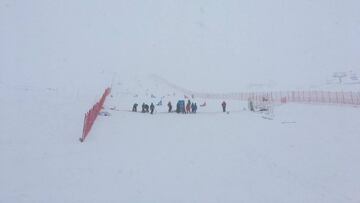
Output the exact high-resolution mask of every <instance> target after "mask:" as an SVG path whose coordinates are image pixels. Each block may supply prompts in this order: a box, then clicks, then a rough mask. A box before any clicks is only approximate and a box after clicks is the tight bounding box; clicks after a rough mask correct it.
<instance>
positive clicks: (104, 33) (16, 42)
mask: <svg viewBox="0 0 360 203" xmlns="http://www.w3.org/2000/svg"><path fill="white" fill-rule="evenodd" d="M359 11H360V1H359V0H293V1H288V0H271V1H269V0H248V1H243V0H223V1H219V0H188V1H185V0H184V1H179V0H147V1H145V0H138V1H136V0H131V1H129V0H108V1H105V0H77V1H73V0H56V1H50V0H26V1H20V0H1V1H0V45H1V46H0V82H1V81H2V82H11V81H12V82H15V81H19V82H23V83H29V84H44V83H45V84H49V85H50V86H51V85H56V84H59V83H65V81H67V80H76V81H82V80H84V78H87V77H88V78H94V77H95V76H96V75H97V74H99V73H101V72H102V71H104V72H106V73H109V74H110V73H112V72H117V73H118V74H127V73H129V72H132V73H156V74H159V75H161V76H163V77H166V78H169V79H170V80H171V81H174V82H177V83H184V84H186V85H184V86H187V87H189V86H191V87H193V86H195V87H197V88H198V89H204V87H209V88H216V87H218V86H221V87H224V88H225V89H228V90H229V91H233V90H236V89H237V88H238V87H239V89H241V87H244V85H245V84H249V83H268V82H275V83H279V84H311V83H316V82H317V81H319V80H322V81H324V80H325V79H326V77H327V76H331V74H332V72H334V71H348V70H353V71H359V70H360V56H359V53H360V38H359V36H360V12H359ZM39 81H41V82H39Z"/></svg>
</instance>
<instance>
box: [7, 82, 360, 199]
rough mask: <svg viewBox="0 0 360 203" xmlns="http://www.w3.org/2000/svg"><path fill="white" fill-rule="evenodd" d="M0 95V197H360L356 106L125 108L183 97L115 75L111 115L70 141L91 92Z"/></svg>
mask: <svg viewBox="0 0 360 203" xmlns="http://www.w3.org/2000/svg"><path fill="white" fill-rule="evenodd" d="M144 81H145V82H144ZM144 87H146V88H144ZM0 88H1V91H2V92H6V93H7V95H8V96H7V97H1V100H0V105H1V106H2V107H3V108H2V113H1V114H0V120H1V126H0V135H1V136H0V163H1V173H0V200H1V202H327V203H328V202H359V201H360V195H359V192H358V191H359V189H360V172H359V171H360V153H359V152H360V150H359V145H358V142H359V140H360V137H359V133H358V132H359V131H360V125H359V121H358V119H354V118H356V117H357V115H359V113H360V108H354V107H340V106H318V105H296V104H287V105H282V106H275V107H274V117H273V120H268V119H264V118H262V115H261V114H257V113H252V112H249V111H247V110H246V108H247V104H246V103H243V102H240V101H227V102H228V110H229V111H230V113H229V114H225V113H221V108H220V103H221V101H207V103H208V105H207V106H206V107H202V108H199V110H198V113H197V114H187V115H183V114H176V113H171V114H169V113H166V107H165V106H162V107H161V106H157V107H156V111H157V112H156V113H155V114H154V115H150V114H142V113H132V112H129V110H130V109H131V106H132V104H133V102H142V101H145V102H156V101H158V99H159V97H161V96H166V97H165V98H164V99H163V103H164V105H166V103H167V102H168V101H170V100H171V101H173V102H175V100H176V99H178V98H181V97H182V96H183V95H182V94H181V93H180V92H174V90H171V89H169V88H168V87H166V86H164V85H162V84H159V83H152V82H150V80H148V81H146V80H144V79H138V80H136V79H131V78H128V80H120V79H119V80H117V81H116V82H115V84H114V85H113V91H112V97H108V100H107V102H106V105H105V111H108V112H110V113H111V116H110V117H102V116H100V117H98V119H97V120H96V122H95V125H94V127H93V129H92V131H91V132H90V134H89V137H88V138H87V139H86V141H85V142H84V143H80V142H79V141H78V138H79V137H80V136H81V132H82V121H83V120H82V119H83V113H84V112H85V111H86V110H85V109H86V108H89V105H88V103H87V102H86V101H85V100H86V99H88V98H90V97H85V96H83V95H81V94H80V95H79V94H74V95H73V96H69V95H71V94H63V93H61V91H57V92H54V91H51V90H46V89H44V90H38V91H33V90H22V89H20V90H14V89H12V88H9V87H6V85H1V86H0ZM174 93H175V96H174V95H173V94H174ZM151 94H153V95H154V96H156V97H157V98H151ZM98 95H99V97H100V95H101V92H99V94H98ZM134 95H137V97H134ZM167 95H171V96H167ZM179 95H181V96H179ZM196 101H197V100H196ZM197 102H198V103H202V102H203V100H199V101H197ZM173 104H174V103H173ZM110 107H116V109H117V111H112V110H110V109H109V108H110Z"/></svg>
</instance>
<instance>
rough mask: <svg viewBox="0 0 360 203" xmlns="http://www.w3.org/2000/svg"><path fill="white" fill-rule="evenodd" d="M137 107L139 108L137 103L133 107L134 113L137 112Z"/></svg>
mask: <svg viewBox="0 0 360 203" xmlns="http://www.w3.org/2000/svg"><path fill="white" fill-rule="evenodd" d="M137 106H138V104H137V103H135V104H134V106H133V109H132V111H133V112H137Z"/></svg>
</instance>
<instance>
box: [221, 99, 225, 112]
mask: <svg viewBox="0 0 360 203" xmlns="http://www.w3.org/2000/svg"><path fill="white" fill-rule="evenodd" d="M221 106H222V109H223V112H226V102H225V101H223V102H222V103H221Z"/></svg>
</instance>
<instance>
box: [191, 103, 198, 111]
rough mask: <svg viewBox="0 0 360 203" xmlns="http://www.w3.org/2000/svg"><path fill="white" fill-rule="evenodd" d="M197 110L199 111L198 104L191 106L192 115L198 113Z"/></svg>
mask: <svg viewBox="0 0 360 203" xmlns="http://www.w3.org/2000/svg"><path fill="white" fill-rule="evenodd" d="M196 110H197V105H196V103H192V104H191V112H192V113H196Z"/></svg>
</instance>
